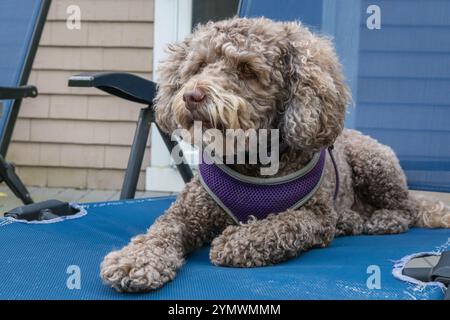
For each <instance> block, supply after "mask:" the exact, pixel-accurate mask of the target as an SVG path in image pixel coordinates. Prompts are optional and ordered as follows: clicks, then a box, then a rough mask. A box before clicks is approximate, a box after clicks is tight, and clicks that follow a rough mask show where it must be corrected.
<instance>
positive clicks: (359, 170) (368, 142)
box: [344, 130, 417, 234]
mask: <svg viewBox="0 0 450 320" xmlns="http://www.w3.org/2000/svg"><path fill="white" fill-rule="evenodd" d="M344 135H345V146H346V154H347V158H348V161H349V163H350V166H351V168H352V174H353V185H354V189H355V192H356V194H357V196H358V197H359V198H360V199H361V200H362V202H363V203H367V204H368V205H369V206H370V207H373V208H374V209H375V210H374V211H373V213H372V214H371V215H370V216H369V217H368V218H367V221H366V222H365V225H364V231H363V232H364V233H367V234H382V233H399V232H404V231H406V230H408V228H409V227H410V226H412V225H413V224H414V221H415V220H416V215H417V212H416V210H415V205H414V203H413V202H412V201H411V199H410V198H409V194H408V187H407V185H406V177H405V174H404V173H403V170H402V168H401V167H400V164H399V161H398V159H397V157H396V155H395V153H394V151H393V150H392V149H391V148H389V147H388V146H385V145H382V144H381V143H379V142H378V141H376V140H374V139H372V138H370V137H368V136H364V135H362V134H361V133H359V132H357V131H353V130H348V131H346V132H345V134H344Z"/></svg>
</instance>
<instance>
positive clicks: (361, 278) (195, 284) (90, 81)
mask: <svg viewBox="0 0 450 320" xmlns="http://www.w3.org/2000/svg"><path fill="white" fill-rule="evenodd" d="M246 3H247V2H246V1H242V4H241V5H243V6H244V7H243V8H251V7H245V5H246ZM248 3H250V1H249V2H248ZM248 3H247V4H248ZM292 3H294V2H292ZM295 3H296V2H295ZM249 10H250V9H249ZM246 13H247V14H248V12H246ZM69 85H71V86H85V87H96V88H98V89H100V90H103V91H106V92H108V93H110V94H113V95H115V96H118V97H120V98H124V99H128V100H132V101H135V102H139V103H142V104H143V105H144V106H148V105H151V103H152V99H153V95H154V84H153V83H151V82H149V81H147V80H144V79H141V78H138V77H135V76H130V75H126V74H83V75H78V76H74V77H72V78H71V79H70V81H69ZM151 119H152V112H151V109H150V108H149V107H145V108H143V110H142V112H141V116H140V120H139V125H138V130H137V133H136V136H135V142H136V143H135V144H134V147H133V151H132V155H131V157H130V162H129V167H128V170H127V174H126V176H127V178H126V179H125V183H124V188H123V189H122V200H120V201H115V202H103V203H91V204H85V205H83V206H81V208H80V211H79V212H78V213H76V214H74V215H73V216H66V217H61V218H57V219H56V220H49V221H17V220H13V219H8V218H6V219H0V242H1V243H3V244H7V245H4V246H2V247H1V248H0V261H2V265H1V268H0V279H2V280H1V282H0V299H441V298H442V297H443V296H444V294H443V288H442V285H438V284H436V283H434V284H430V285H428V286H423V285H421V284H420V283H417V282H416V283H408V282H404V281H401V280H399V279H397V278H395V277H393V275H392V272H393V270H394V271H398V268H399V266H402V264H404V262H405V260H404V259H402V258H403V257H405V256H408V255H411V254H413V253H419V252H430V251H434V252H441V251H443V250H445V249H447V248H448V247H449V245H450V241H449V237H450V231H449V230H427V229H413V230H411V231H409V232H407V233H405V234H400V235H389V236H355V237H342V238H337V239H335V240H334V241H333V243H332V244H331V246H330V247H328V248H324V249H315V250H310V251H308V252H306V253H304V254H302V255H300V256H299V257H298V258H296V259H292V260H290V261H288V262H285V263H281V264H278V265H275V266H271V267H264V268H253V269H241V268H223V267H216V266H213V265H211V263H210V262H209V259H208V249H209V248H208V247H205V248H202V249H200V250H197V251H196V252H194V253H192V254H191V255H190V257H189V259H188V260H187V263H186V265H184V266H183V267H182V268H181V270H180V271H179V272H178V275H177V277H176V278H175V280H174V281H172V282H170V283H168V284H167V285H166V286H164V287H163V288H162V289H160V290H157V291H155V292H151V293H146V294H133V295H130V294H119V293H116V292H115V291H113V290H112V289H111V288H108V287H106V286H104V285H103V284H102V282H101V280H100V277H99V265H100V262H101V261H102V258H103V257H104V255H105V254H106V253H108V252H109V251H111V250H113V249H117V248H120V247H122V246H123V245H125V244H126V243H127V242H128V241H129V239H130V238H131V237H132V236H134V235H136V234H139V233H142V232H145V230H146V229H147V227H148V226H149V225H151V224H152V222H153V221H154V220H155V219H156V218H157V217H158V216H159V215H160V214H161V213H162V212H163V211H164V210H165V209H167V208H168V207H169V205H170V204H171V203H172V202H173V201H174V197H161V198H151V199H140V200H127V198H132V197H133V195H134V190H135V181H136V179H137V178H136V168H138V167H140V162H139V161H141V159H142V149H141V148H142V146H143V145H145V143H142V142H143V141H144V142H145V140H146V139H147V134H148V122H149V121H148V120H151ZM140 128H143V129H140ZM165 141H166V143H167V144H168V147H169V148H171V147H173V145H172V144H171V142H170V139H167V137H166V138H165ZM181 172H184V178H185V180H189V178H190V171H189V170H187V168H184V169H183V168H181ZM69 218H73V219H69ZM49 222H53V223H49ZM395 261H398V262H397V263H395ZM394 266H395V268H394ZM75 274H77V275H78V279H77V280H76V281H75V282H72V280H73V276H74V275H75Z"/></svg>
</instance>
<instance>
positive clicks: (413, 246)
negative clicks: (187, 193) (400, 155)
mask: <svg viewBox="0 0 450 320" xmlns="http://www.w3.org/2000/svg"><path fill="white" fill-rule="evenodd" d="M173 200H174V198H173V197H163V198H151V199H143V200H133V201H124V202H108V203H93V204H88V205H86V206H85V208H86V210H87V215H85V216H83V217H80V218H78V219H72V220H65V221H61V222H58V223H52V224H24V223H19V222H14V223H7V222H8V221H6V220H1V219H0V243H1V244H2V245H1V249H0V261H2V263H1V268H0V299H441V298H443V293H442V290H441V289H440V288H439V287H437V286H426V287H425V288H420V290H417V287H416V286H415V285H412V284H409V283H406V282H403V281H400V280H398V279H396V278H394V277H393V276H392V274H391V272H392V267H393V264H394V262H393V261H394V260H398V259H400V258H402V257H403V256H406V255H409V254H412V253H415V252H423V251H432V250H435V249H436V248H439V249H440V250H442V249H445V247H446V246H448V244H449V242H450V241H449V239H450V230H446V229H439V230H427V229H413V230H411V231H409V232H407V233H404V234H400V235H386V236H353V237H342V238H337V239H335V240H334V241H333V242H332V244H331V246H329V247H328V248H323V249H314V250H310V251H308V252H306V253H303V254H301V255H300V256H299V257H298V258H296V259H293V260H290V261H287V262H285V263H281V264H278V265H275V266H270V267H262V268H253V269H241V268H224V267H217V266H213V265H212V264H211V263H210V261H209V259H208V249H209V248H208V247H205V248H202V249H199V250H197V251H195V252H194V253H192V254H191V255H190V256H189V257H188V259H187V263H186V264H185V265H184V266H183V267H182V268H181V270H179V272H178V275H177V277H176V278H175V280H174V281H172V282H170V283H168V284H167V285H166V286H164V287H163V288H162V289H160V290H157V291H155V292H150V293H145V294H120V293H116V292H115V291H114V290H113V289H111V288H109V287H107V286H105V285H103V284H102V281H101V279H100V277H99V265H100V263H101V261H102V258H103V257H104V256H105V254H107V253H108V252H109V251H111V250H113V249H118V248H121V247H122V246H124V245H125V244H127V243H128V241H129V239H130V238H131V237H132V236H134V235H137V234H139V233H143V232H145V231H146V229H147V228H148V226H149V225H151V224H152V222H153V221H154V220H155V218H156V217H158V216H159V215H160V214H161V213H162V212H163V211H164V210H165V209H166V208H167V207H168V206H169V205H170V204H171V203H172V201H173ZM71 265H76V266H78V267H79V268H80V275H81V278H80V282H81V288H80V289H72V290H70V289H68V287H67V284H66V283H67V280H68V278H69V276H70V274H68V273H67V270H68V267H69V266H71ZM371 265H375V266H379V268H380V270H381V289H369V288H368V287H367V284H366V282H367V279H368V277H369V276H370V274H368V273H367V268H368V267H369V266H371Z"/></svg>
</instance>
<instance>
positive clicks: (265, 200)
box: [199, 149, 326, 222]
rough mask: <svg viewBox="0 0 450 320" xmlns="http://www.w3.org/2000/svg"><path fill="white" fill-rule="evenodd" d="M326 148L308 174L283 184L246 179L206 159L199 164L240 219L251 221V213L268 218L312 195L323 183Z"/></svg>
mask: <svg viewBox="0 0 450 320" xmlns="http://www.w3.org/2000/svg"><path fill="white" fill-rule="evenodd" d="M325 156H326V151H325V149H324V150H322V151H321V153H320V158H319V160H318V161H317V163H316V164H315V166H314V167H313V168H312V169H311V170H310V171H309V172H308V173H306V174H305V175H302V176H299V177H298V178H295V179H293V180H291V181H287V182H284V183H279V184H271V185H269V184H265V185H261V184H252V183H246V182H242V181H240V180H238V179H236V178H235V177H232V176H230V175H229V174H228V173H226V172H225V171H223V170H222V169H220V168H219V167H218V166H217V165H215V164H207V163H205V162H203V163H201V164H200V165H199V172H200V175H201V177H202V180H203V181H202V182H203V184H204V185H205V186H206V187H207V189H209V191H210V192H212V193H213V195H214V196H215V197H216V198H218V199H219V200H220V202H221V203H220V202H219V204H220V205H221V206H224V207H225V208H224V209H226V210H228V211H229V212H230V213H231V214H232V215H233V216H234V217H235V218H236V219H237V220H238V221H240V222H247V221H248V219H249V217H250V216H255V217H256V218H257V219H264V218H265V217H267V216H268V215H269V214H271V213H280V212H283V211H285V210H287V209H289V208H291V207H293V206H294V205H295V204H297V203H298V202H299V201H301V200H302V199H304V198H305V197H306V196H308V195H309V194H310V193H311V191H313V190H314V188H315V187H316V186H317V184H318V183H320V180H321V177H322V172H323V169H324V164H325Z"/></svg>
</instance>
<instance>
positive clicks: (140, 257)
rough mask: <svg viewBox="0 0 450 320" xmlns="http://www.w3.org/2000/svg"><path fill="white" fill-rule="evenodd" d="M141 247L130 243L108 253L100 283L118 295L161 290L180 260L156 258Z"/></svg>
mask: <svg viewBox="0 0 450 320" xmlns="http://www.w3.org/2000/svg"><path fill="white" fill-rule="evenodd" d="M150 250H152V249H151V248H146V247H144V246H142V245H136V244H130V245H128V246H126V247H125V248H123V249H122V250H119V251H113V252H111V253H109V254H108V255H107V256H106V257H105V258H104V260H103V262H102V264H101V267H100V275H101V277H102V279H103V281H104V282H105V283H106V284H108V285H110V286H111V287H113V288H114V289H115V290H117V291H119V292H146V291H151V290H156V289H158V288H160V287H162V286H163V285H164V284H165V283H166V282H168V281H170V280H172V279H173V278H174V277H175V273H176V270H177V269H178V268H179V267H180V266H181V264H182V259H180V258H178V257H176V256H174V255H171V254H168V255H164V256H160V255H155V254H153V253H152V252H151V251H150Z"/></svg>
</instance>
